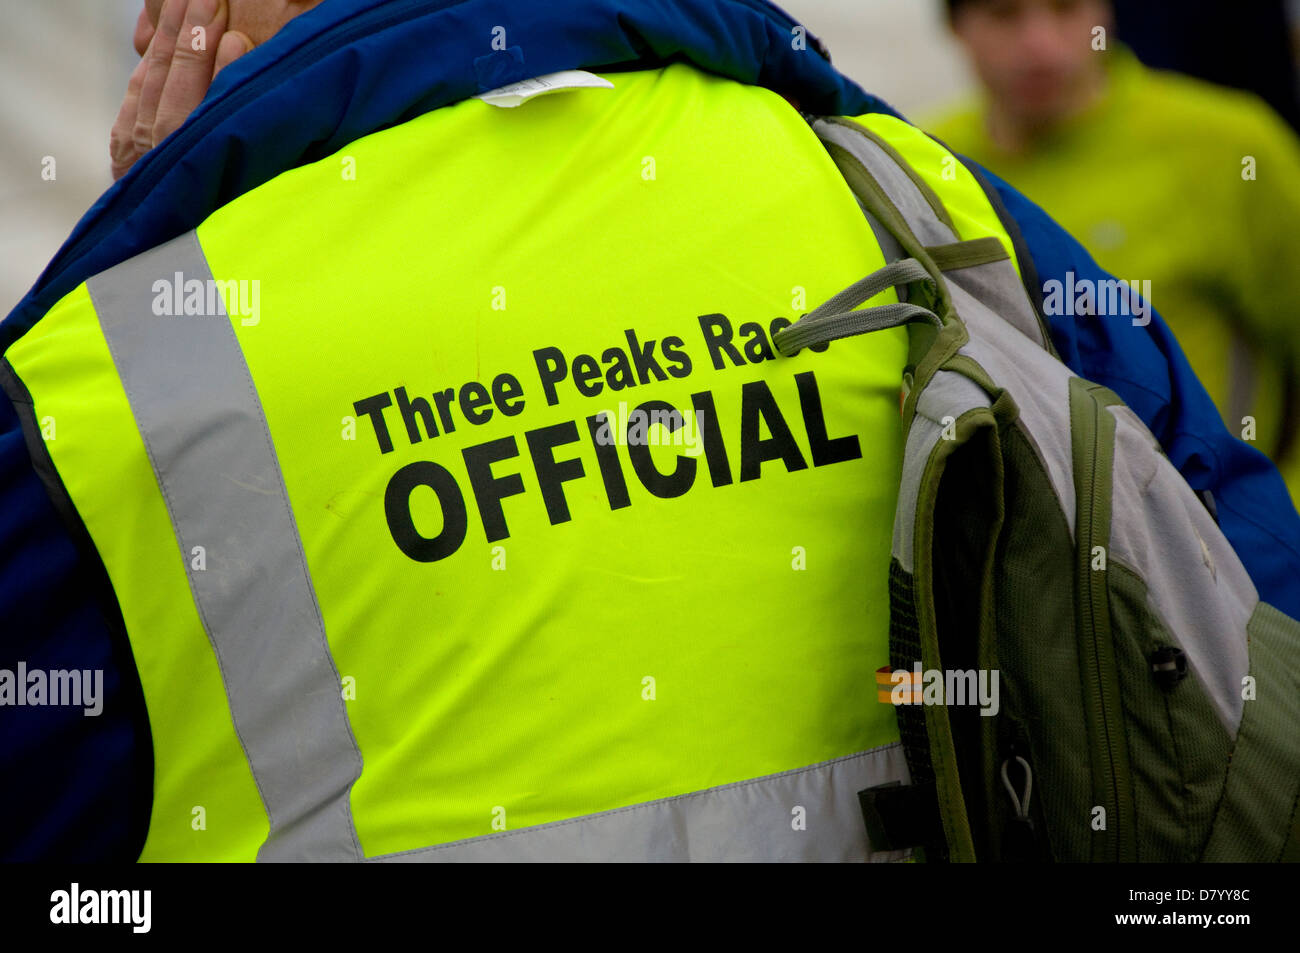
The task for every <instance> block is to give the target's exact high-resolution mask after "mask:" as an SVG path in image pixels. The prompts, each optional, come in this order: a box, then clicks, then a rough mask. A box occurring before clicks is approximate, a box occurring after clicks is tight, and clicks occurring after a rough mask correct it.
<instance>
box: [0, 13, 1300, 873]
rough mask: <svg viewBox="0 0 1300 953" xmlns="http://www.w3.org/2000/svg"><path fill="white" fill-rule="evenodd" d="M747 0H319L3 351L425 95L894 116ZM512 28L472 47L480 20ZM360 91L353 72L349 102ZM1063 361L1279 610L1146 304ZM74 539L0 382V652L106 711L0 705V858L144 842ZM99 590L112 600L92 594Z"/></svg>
mask: <svg viewBox="0 0 1300 953" xmlns="http://www.w3.org/2000/svg"><path fill="white" fill-rule="evenodd" d="M795 25H796V23H795V21H794V20H792V19H791V18H790V17H789V16H788V15H787V14H785V13H784V12H783V11H781V10H779V9H777V8H776V7H773V6H771V5H769V4H767V3H765V2H763V0H550V2H548V3H546V4H538V3H532V2H527V0H331V2H330V3H326V4H322V5H321V6H319V7H316V8H315V9H313V10H311V11H310V12H308V13H306V14H304V15H302V16H300V17H298V18H297V19H295V20H294V21H292V22H291V23H290V24H289V25H288V26H287V27H286V28H285V29H284V30H282V31H281V32H280V33H279V34H278V35H277V36H276V37H274V38H273V39H272V40H271V41H270V42H268V43H266V44H265V45H264V46H262V47H259V48H258V49H256V50H254V51H253V52H252V53H249V54H248V55H246V56H245V57H243V58H242V59H240V60H239V61H237V62H236V63H235V64H234V65H233V66H231V67H229V68H227V69H226V70H225V71H224V72H223V73H222V75H221V76H220V77H219V79H218V80H217V81H216V82H215V83H214V84H213V86H212V89H211V90H210V92H209V93H208V96H207V98H206V99H205V100H204V102H203V104H202V105H201V106H200V107H199V109H198V110H197V111H196V112H195V113H194V115H193V116H192V117H191V118H190V119H189V121H188V122H187V123H186V124H185V125H184V126H183V127H182V128H181V129H180V130H178V131H177V132H176V133H175V134H173V135H172V136H171V137H170V138H169V139H167V140H166V141H165V142H164V143H162V144H161V145H159V146H158V147H157V148H155V149H154V150H153V151H152V152H150V153H149V154H148V155H146V156H145V157H144V158H143V159H142V160H141V161H140V162H139V163H137V165H136V166H135V167H134V168H133V169H132V170H131V172H130V173H129V174H128V175H126V176H125V177H124V178H123V179H122V180H121V181H120V182H118V183H117V184H116V185H114V186H113V187H112V188H111V189H109V191H108V192H106V193H105V194H104V196H103V197H102V198H100V200H99V201H98V202H97V203H96V204H95V206H94V207H93V208H92V209H91V210H90V211H89V212H88V213H87V214H86V216H85V217H84V218H83V219H82V220H81V222H80V223H79V224H78V225H77V227H76V229H75V230H74V231H73V233H72V236H71V237H70V238H69V239H68V241H67V242H66V243H65V244H64V246H63V248H62V249H60V251H59V253H58V254H57V255H56V256H55V258H54V260H53V261H52V262H51V263H50V265H49V267H48V268H47V269H46V270H45V272H44V274H42V275H41V277H40V279H39V280H38V281H37V283H36V285H35V287H34V288H33V289H32V290H31V292H30V293H29V294H28V295H27V297H26V298H24V299H23V301H22V302H21V303H20V304H19V305H18V307H17V308H16V309H15V310H14V311H13V312H12V313H11V314H10V315H9V316H8V318H6V319H5V320H4V322H3V323H0V349H3V348H7V347H8V345H9V344H10V343H12V342H13V341H14V340H16V339H17V338H19V337H21V336H22V334H23V333H24V332H25V331H26V330H27V329H29V328H30V327H31V326H32V325H33V324H35V323H36V322H37V321H39V320H40V319H41V317H42V316H43V315H44V314H45V313H46V312H47V311H48V310H49V308H50V307H51V306H52V305H53V304H54V303H55V302H57V301H58V300H59V299H60V298H61V297H62V296H63V295H65V294H67V293H68V292H69V291H71V290H73V289H74V288H76V287H77V286H78V285H79V284H80V283H81V282H83V281H85V280H86V279H87V278H89V277H91V276H92V275H95V274H97V273H99V272H101V271H103V270H105V269H107V268H109V267H112V266H113V265H116V264H118V263H120V262H122V261H124V260H126V259H128V258H130V257H132V256H134V255H136V254H139V253H140V252H143V251H145V250H147V249H149V248H151V247H153V246H155V245H157V244H159V243H161V242H163V241H166V240H168V239H170V238H173V237H175V236H177V235H179V234H181V233H183V232H185V231H187V230H189V229H191V228H194V227H196V226H197V225H198V224H199V223H200V222H202V221H203V220H204V219H205V218H206V217H207V216H208V215H209V214H211V213H212V212H213V211H215V210H216V209H217V208H220V207H221V206H222V205H225V204H226V203H228V202H230V201H231V200H233V199H234V198H236V197H237V196H239V195H241V194H243V193H245V192H247V191H249V190H251V189H253V188H256V187H257V186H258V185H261V184H262V183H264V182H266V181H268V180H270V179H272V178H274V177H275V176H276V175H279V174H280V173H282V172H284V171H286V170H288V169H291V168H294V167H296V166H299V165H302V164H304V163H308V162H313V161H316V160H318V159H321V158H324V157H326V156H329V155H331V154H333V153H334V152H336V151H337V150H339V149H341V148H342V147H343V146H345V145H347V144H348V143H350V142H352V141H354V140H356V139H359V138H361V137H363V136H366V135H368V134H370V133H372V132H375V131H377V130H379V129H381V128H384V127H386V126H390V125H393V124H396V123H400V122H403V121H406V120H409V119H411V118H413V117H415V116H417V115H420V114H422V113H424V112H427V111H429V110H432V109H437V108H439V107H442V106H445V105H449V104H451V103H454V102H458V101H460V100H462V99H465V98H468V97H470V96H474V95H476V94H477V93H480V92H484V91H486V90H489V89H494V88H496V87H498V86H502V85H505V84H506V83H510V82H514V81H517V80H520V79H524V78H528V77H531V76H538V75H543V74H546V73H551V72H555V71H557V70H561V69H576V68H586V69H600V70H606V71H608V70H631V69H646V68H650V67H653V66H657V65H662V64H664V63H666V62H668V61H670V60H674V59H685V60H687V61H689V62H691V63H694V64H696V65H697V66H699V67H701V68H703V69H706V70H709V71H711V72H714V73H718V74H721V75H723V76H728V77H731V78H733V79H736V80H739V81H741V82H744V83H750V84H755V85H761V86H765V87H768V88H769V89H772V90H775V91H777V92H779V93H782V94H785V95H787V96H790V97H792V98H794V99H796V100H797V101H798V102H799V104H800V105H801V107H802V108H803V109H804V111H806V112H810V113H818V114H833V115H849V116H852V115H861V114H864V113H868V112H886V113H889V114H891V115H897V114H896V113H894V112H893V110H892V109H890V108H889V107H888V106H887V105H885V104H884V103H883V102H881V101H880V100H878V99H876V98H874V97H872V96H870V95H868V94H867V93H865V92H863V91H862V90H861V89H860V88H858V87H857V86H856V85H855V84H853V83H852V82H851V81H849V80H848V79H846V78H845V77H843V76H841V75H840V74H839V73H838V72H837V71H836V70H835V69H834V68H833V67H832V66H831V65H830V63H829V62H828V61H827V60H826V59H825V58H824V57H823V56H822V55H821V54H820V53H818V52H817V47H818V46H819V44H816V43H815V41H813V42H810V43H809V47H808V49H806V50H798V49H795V48H794V46H795V44H792V43H791V42H790V38H791V30H792V28H793V27H794V26H795ZM496 26H505V27H506V36H507V38H508V42H510V44H511V46H510V47H509V49H506V50H499V51H496V52H492V51H491V47H490V39H491V37H492V31H493V28H494V27H496ZM358 90H366V91H367V95H366V97H365V98H364V99H363V98H359V97H358V95H357V91H358ZM988 178H989V179H990V180H991V181H992V182H993V183H994V184H995V187H996V189H997V190H998V192H999V193H1000V194H1001V197H1002V199H1003V202H1004V203H1005V205H1006V208H1007V210H1008V211H1009V213H1010V215H1011V216H1012V217H1013V218H1014V219H1015V220H1016V222H1017V223H1018V224H1019V226H1020V229H1021V231H1022V233H1023V236H1024V239H1025V241H1026V243H1027V246H1028V248H1029V250H1030V253H1031V255H1032V258H1033V263H1034V266H1035V267H1036V269H1037V272H1038V277H1039V279H1040V280H1042V281H1046V280H1049V279H1051V278H1057V279H1059V280H1062V281H1064V280H1065V274H1066V272H1068V271H1074V272H1075V274H1076V277H1077V278H1092V279H1101V278H1105V277H1108V276H1107V275H1105V274H1104V273H1103V272H1102V271H1101V269H1099V268H1098V267H1097V265H1096V264H1095V263H1094V262H1093V260H1092V259H1091V258H1090V257H1089V256H1088V254H1087V252H1085V251H1084V249H1083V248H1082V247H1081V246H1080V245H1079V244H1078V243H1077V242H1075V241H1074V240H1073V239H1072V238H1070V236H1069V235H1067V234H1066V233H1065V232H1064V231H1062V229H1061V228H1060V227H1059V226H1057V225H1056V224H1055V223H1054V222H1053V221H1052V220H1051V219H1050V218H1048V217H1047V215H1045V214H1044V213H1043V212H1042V211H1041V210H1040V209H1038V208H1037V207H1036V206H1034V205H1033V204H1031V203H1030V202H1029V201H1028V200H1027V199H1025V198H1024V197H1023V196H1021V195H1020V194H1019V193H1018V192H1016V191H1015V190H1014V189H1012V188H1010V187H1009V186H1007V185H1006V184H1005V183H1003V182H1001V181H999V180H997V179H996V178H995V177H994V176H992V175H989V176H988ZM1051 320H1052V322H1053V324H1052V328H1051V330H1052V335H1053V337H1054V339H1055V342H1056V345H1057V348H1058V350H1059V351H1060V353H1061V355H1062V357H1063V359H1064V360H1065V361H1066V363H1068V364H1069V365H1070V367H1071V368H1072V369H1073V370H1074V371H1075V372H1077V373H1079V374H1081V375H1083V376H1085V377H1087V378H1090V379H1092V380H1095V381H1098V382H1100V383H1103V384H1105V385H1106V386H1108V387H1110V388H1111V389H1113V390H1114V391H1116V392H1117V393H1118V394H1120V396H1122V397H1123V398H1124V399H1125V400H1126V401H1127V402H1128V403H1129V404H1130V406H1132V408H1133V409H1134V410H1135V411H1136V412H1137V413H1138V414H1139V416H1141V417H1142V419H1143V420H1144V421H1145V422H1146V424H1147V426H1148V427H1150V429H1151V430H1152V432H1153V433H1154V434H1155V435H1156V436H1157V437H1158V438H1159V439H1160V441H1161V443H1162V444H1163V445H1164V447H1165V449H1166V452H1167V453H1168V455H1169V457H1170V459H1171V460H1172V461H1173V463H1174V464H1175V465H1176V466H1177V467H1178V469H1179V470H1180V471H1181V472H1182V473H1183V475H1184V477H1185V478H1186V479H1187V481H1188V482H1189V483H1190V484H1191V485H1192V486H1193V487H1194V488H1195V489H1197V490H1200V491H1208V493H1209V494H1212V498H1213V503H1214V505H1215V506H1216V507H1217V514H1218V518H1219V520H1220V523H1221V526H1222V528H1223V531H1224V532H1225V534H1226V535H1227V536H1228V538H1229V539H1230V540H1231V541H1232V543H1233V544H1234V546H1235V547H1236V549H1237V551H1238V553H1239V554H1240V555H1241V558H1242V559H1243V561H1244V562H1245V564H1246V567H1247V569H1248V571H1249V572H1250V574H1251V577H1252V578H1253V579H1254V581H1255V584H1256V586H1257V587H1258V589H1259V591H1260V594H1261V596H1262V597H1263V598H1264V599H1266V600H1268V601H1270V602H1272V603H1273V604H1274V605H1276V606H1278V607H1279V608H1281V609H1283V610H1284V611H1286V612H1288V613H1290V614H1291V615H1294V616H1298V617H1300V582H1297V580H1300V516H1297V514H1296V512H1295V509H1294V508H1293V507H1292V505H1291V502H1290V500H1289V498H1288V495H1287V491H1286V489H1285V487H1284V485H1283V483H1282V480H1281V477H1280V476H1279V475H1278V474H1277V472H1276V470H1275V469H1274V468H1273V466H1272V465H1271V464H1270V463H1269V462H1268V460H1267V459H1266V458H1265V457H1264V456H1263V455H1261V454H1260V453H1258V452H1257V451H1255V450H1254V449H1252V448H1251V447H1249V446H1247V445H1246V444H1244V443H1242V442H1240V441H1238V440H1236V439H1234V438H1233V437H1232V436H1231V435H1230V434H1229V433H1228V432H1227V430H1226V429H1225V428H1224V425H1223V423H1222V420H1221V418H1220V416H1219V414H1218V412H1217V410H1216V409H1215V407H1214V405H1213V404H1212V403H1211V401H1210V398H1209V397H1208V396H1207V394H1206V392H1205V390H1204V388H1203V387H1202V386H1201V385H1200V383H1199V382H1198V381H1197V379H1196V378H1195V376H1194V375H1193V374H1192V371H1191V369H1190V368H1189V367H1188V365H1187V361H1186V360H1185V359H1184V357H1183V355H1182V352H1181V351H1180V350H1179V347H1178V345H1177V343H1175V341H1174V339H1173V336H1172V335H1171V334H1170V332H1169V329H1168V328H1167V327H1166V325H1165V323H1164V322H1163V321H1162V320H1161V319H1160V317H1159V316H1158V315H1156V316H1154V317H1153V320H1152V321H1151V323H1150V325H1149V326H1148V327H1147V328H1146V332H1147V333H1146V335H1145V336H1138V335H1136V334H1135V333H1134V328H1133V327H1132V326H1131V324H1130V323H1129V322H1128V319H1127V318H1118V319H1116V320H1117V321H1119V322H1122V324H1119V323H1116V324H1111V323H1108V322H1107V320H1106V319H1097V318H1090V319H1087V320H1085V321H1083V322H1080V323H1078V324H1076V323H1074V321H1073V319H1071V318H1069V317H1061V318H1054V319H1051ZM106 585H107V579H106V576H105V575H104V571H103V568H102V566H101V565H100V563H99V560H98V559H97V557H95V556H94V555H93V550H90V551H89V552H88V554H87V550H86V549H85V548H84V547H82V546H79V544H78V542H77V541H76V539H75V538H74V535H73V534H72V533H71V532H70V531H69V530H68V529H66V528H65V524H64V523H63V522H62V521H61V520H60V518H59V515H58V513H57V512H56V510H55V507H54V505H53V504H52V503H51V500H50V497H49V496H48V495H47V494H46V492H45V490H44V488H43V486H42V483H41V476H40V475H39V474H38V473H37V471H36V470H35V469H34V468H33V465H32V459H31V457H30V456H29V454H28V451H27V449H26V446H25V444H24V440H23V436H22V433H21V432H20V429H19V422H18V418H17V416H16V414H15V412H14V410H13V407H12V406H11V405H10V403H9V402H8V401H7V400H0V633H2V634H0V668H8V669H10V670H13V669H14V668H15V667H16V665H17V662H18V661H20V660H21V661H25V662H26V663H27V666H28V668H47V669H48V668H101V669H103V670H104V673H105V678H104V695H105V706H104V711H103V714H102V715H100V716H99V717H95V718H87V717H84V716H83V714H82V712H81V711H80V710H78V709H60V708H21V709H17V708H5V709H0V718H2V719H3V723H4V725H5V727H4V729H3V730H0V777H4V778H5V779H6V783H5V784H4V785H0V817H3V818H4V819H5V823H4V824H0V857H3V858H4V859H6V860H22V859H33V858H50V859H86V860H95V859H126V860H133V859H134V858H135V857H136V856H137V855H138V853H139V850H140V848H141V846H142V845H143V843H144V836H145V832H146V830H147V824H148V818H149V811H150V798H151V793H150V792H151V788H152V772H153V763H152V751H151V748H152V745H151V736H150V733H149V726H148V719H147V716H146V714H145V711H144V706H143V699H142V696H141V692H140V686H139V680H138V678H137V676H136V673H135V668H134V665H133V663H132V662H131V659H130V654H129V649H128V648H127V647H126V645H125V644H124V640H123V638H122V636H121V633H120V619H113V618H109V617H107V616H108V614H109V613H111V612H112V611H113V610H112V609H111V606H112V600H111V598H110V599H107V600H105V599H99V598H97V597H96V593H97V592H100V593H103V592H104V589H103V587H105V586H106ZM106 607H109V608H106Z"/></svg>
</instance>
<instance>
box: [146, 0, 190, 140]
mask: <svg viewBox="0 0 1300 953" xmlns="http://www.w3.org/2000/svg"><path fill="white" fill-rule="evenodd" d="M187 5H188V0H167V2H166V3H164V4H163V8H162V13H161V14H160V15H159V17H158V31H157V32H156V33H155V34H154V37H153V42H152V43H150V44H149V52H148V53H146V54H145V57H144V58H145V59H146V60H147V61H148V63H149V66H148V70H147V72H146V73H145V77H144V85H143V86H142V87H141V89H140V105H139V107H138V109H137V110H136V116H135V131H134V137H135V147H136V150H137V151H138V152H139V154H140V155H144V154H145V153H146V152H148V151H149V150H150V149H152V148H153V147H154V137H153V127H154V122H155V121H156V120H157V118H158V104H159V103H160V102H161V101H162V93H163V87H164V86H166V85H167V72H168V71H169V70H170V69H171V65H172V56H173V55H175V53H176V38H177V37H178V36H179V35H180V32H181V22H182V21H183V20H184V18H185V8H186V6H187Z"/></svg>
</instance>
